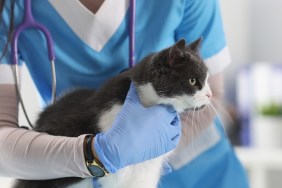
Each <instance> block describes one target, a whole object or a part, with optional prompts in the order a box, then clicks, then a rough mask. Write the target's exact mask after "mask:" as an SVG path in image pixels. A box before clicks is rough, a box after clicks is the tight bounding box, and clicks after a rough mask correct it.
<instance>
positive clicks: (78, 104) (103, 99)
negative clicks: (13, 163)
mask: <svg viewBox="0 0 282 188" xmlns="http://www.w3.org/2000/svg"><path fill="white" fill-rule="evenodd" d="M199 43H200V41H196V42H194V43H193V44H191V45H190V46H185V41H184V40H181V41H179V42H178V43H177V44H175V45H174V46H172V47H170V48H167V49H164V50H162V51H161V52H159V53H155V54H151V55H149V56H147V57H145V58H144V59H143V60H142V61H141V62H140V63H138V64H137V65H136V66H135V67H133V68H132V69H129V70H126V71H124V72H122V73H121V74H119V75H118V76H116V77H114V78H112V79H110V80H109V81H108V82H106V83H105V84H104V85H103V87H102V88H100V89H99V90H98V91H93V90H89V89H82V90H77V91H74V92H70V93H69V94H66V95H65V96H63V97H62V98H60V99H59V100H58V101H57V102H56V103H55V104H53V105H51V106H49V107H48V108H46V110H44V111H43V112H42V113H41V114H40V116H39V119H38V121H37V122H36V127H35V128H34V130H35V131H38V132H46V133H49V134H51V135H61V136H70V137H77V136H79V135H82V134H93V135H96V134H97V133H99V132H100V128H99V127H98V126H97V123H98V118H99V117H100V115H101V114H102V113H103V112H104V111H106V110H107V109H109V108H111V107H112V106H113V104H123V102H124V100H125V97H126V95H127V92H128V89H129V86H130V83H131V81H133V82H134V84H135V85H136V86H138V85H142V84H146V83H152V85H153V86H154V89H155V90H156V91H157V93H158V95H159V96H167V97H171V96H175V95H179V94H184V93H185V94H188V95H193V94H194V93H195V92H196V91H197V90H198V89H201V87H202V86H203V84H204V80H205V78H206V74H207V67H206V66H205V65H204V63H203V61H202V60H201V58H200V57H199V55H198V52H197V48H196V47H198V46H199ZM190 78H195V79H196V80H197V84H196V85H195V86H191V85H190V84H189V79H190ZM80 180H81V178H61V179H55V180H42V181H30V180H29V181H28V180H18V181H17V183H16V184H15V186H14V188H45V187H46V188H47V187H48V188H59V187H60V188H63V187H67V186H68V185H71V184H73V183H75V182H78V181H80Z"/></svg>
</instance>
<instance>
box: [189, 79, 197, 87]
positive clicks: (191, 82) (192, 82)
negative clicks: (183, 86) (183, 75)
mask: <svg viewBox="0 0 282 188" xmlns="http://www.w3.org/2000/svg"><path fill="white" fill-rule="evenodd" d="M189 83H190V84H191V85H192V86H194V85H195V84H196V79H195V78H190V79H189Z"/></svg>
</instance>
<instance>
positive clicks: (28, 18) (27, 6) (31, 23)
mask: <svg viewBox="0 0 282 188" xmlns="http://www.w3.org/2000/svg"><path fill="white" fill-rule="evenodd" d="M135 5H136V2H135V0H129V63H128V66H129V68H131V67H133V66H134V63H135V58H134V50H135V10H136V7H135ZM32 28H33V29H38V30H40V31H41V32H42V33H43V34H44V37H45V40H46V42H47V49H48V57H49V61H50V64H51V70H52V98H51V104H53V103H54V102H55V99H56V70H55V52H54V45H53V39H52V37H51V34H50V32H49V30H48V29H47V28H46V27H45V26H44V25H42V24H41V23H39V22H37V21H36V20H35V19H34V17H33V14H32V11H31V0H25V2H24V19H23V22H22V23H21V24H19V25H18V26H17V27H16V29H15V31H14V33H13V36H12V63H13V68H14V71H13V72H14V77H15V84H16V91H17V94H18V98H19V102H20V104H21V107H22V109H23V113H24V115H25V117H26V119H27V122H28V124H29V126H30V127H31V128H33V125H32V123H31V121H30V119H29V117H28V114H27V111H26V108H25V105H24V102H23V99H22V96H21V93H20V87H19V69H18V48H17V45H18V38H19V36H20V34H21V33H22V32H23V31H24V30H26V29H32Z"/></svg>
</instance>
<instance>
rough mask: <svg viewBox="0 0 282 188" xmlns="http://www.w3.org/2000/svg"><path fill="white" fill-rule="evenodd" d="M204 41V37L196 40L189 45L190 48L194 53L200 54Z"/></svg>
mask: <svg viewBox="0 0 282 188" xmlns="http://www.w3.org/2000/svg"><path fill="white" fill-rule="evenodd" d="M202 41H203V37H200V38H198V39H197V40H195V41H194V42H192V43H191V44H189V46H188V47H189V48H190V49H191V50H193V51H194V52H199V49H200V46H201V44H202Z"/></svg>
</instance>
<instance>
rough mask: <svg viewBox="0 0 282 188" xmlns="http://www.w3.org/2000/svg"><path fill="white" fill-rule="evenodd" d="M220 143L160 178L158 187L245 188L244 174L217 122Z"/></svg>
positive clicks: (246, 181) (246, 184)
mask: <svg viewBox="0 0 282 188" xmlns="http://www.w3.org/2000/svg"><path fill="white" fill-rule="evenodd" d="M215 121H216V127H217V129H218V131H219V133H220V135H221V140H220V142H219V143H217V144H216V145H215V146H214V147H212V148H210V149H209V150H208V151H206V152H204V153H202V154H201V155H200V156H198V157H197V158H196V159H194V160H193V161H191V162H190V163H189V164H187V165H185V166H184V167H182V168H181V169H179V170H176V171H173V172H172V173H170V174H168V175H166V176H165V177H163V178H162V179H161V181H160V183H159V188H171V187H173V188H199V187H201V188H215V187H216V188H238V187H240V188H248V187H249V185H248V180H247V176H246V172H245V170H244V169H243V167H242V165H241V164H240V162H239V160H238V159H237V157H236V155H235V153H234V150H233V149H232V147H231V145H230V143H229V141H228V139H227V138H226V136H225V133H224V131H223V130H222V129H223V128H222V127H221V126H222V125H221V123H220V121H219V120H218V119H216V120H215Z"/></svg>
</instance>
